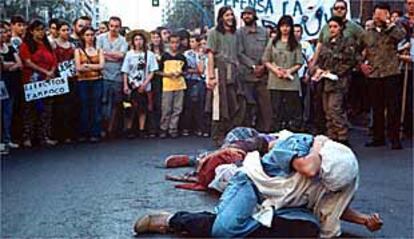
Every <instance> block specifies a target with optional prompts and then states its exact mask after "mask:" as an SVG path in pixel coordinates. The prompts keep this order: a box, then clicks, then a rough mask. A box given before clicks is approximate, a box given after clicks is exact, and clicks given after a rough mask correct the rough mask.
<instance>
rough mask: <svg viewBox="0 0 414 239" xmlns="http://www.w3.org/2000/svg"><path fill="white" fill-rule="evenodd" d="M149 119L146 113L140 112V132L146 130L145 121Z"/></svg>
mask: <svg viewBox="0 0 414 239" xmlns="http://www.w3.org/2000/svg"><path fill="white" fill-rule="evenodd" d="M146 119H147V115H146V114H145V113H144V112H138V124H139V126H138V127H139V130H144V129H145V121H146Z"/></svg>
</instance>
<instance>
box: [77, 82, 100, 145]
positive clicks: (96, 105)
mask: <svg viewBox="0 0 414 239" xmlns="http://www.w3.org/2000/svg"><path fill="white" fill-rule="evenodd" d="M102 87H103V85H102V80H94V81H79V82H78V93H79V98H80V101H81V112H80V126H79V131H80V135H81V136H83V137H88V136H90V137H99V136H100V134H101V118H102Z"/></svg>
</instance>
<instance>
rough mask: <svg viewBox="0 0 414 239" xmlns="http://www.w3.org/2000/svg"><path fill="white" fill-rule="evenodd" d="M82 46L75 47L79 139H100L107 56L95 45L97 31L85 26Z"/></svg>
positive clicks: (81, 34)
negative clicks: (104, 71)
mask: <svg viewBox="0 0 414 239" xmlns="http://www.w3.org/2000/svg"><path fill="white" fill-rule="evenodd" d="M80 39H81V47H79V48H76V49H75V65H76V71H77V76H78V83H77V86H78V94H79V98H80V101H81V112H80V127H79V129H80V132H79V134H80V137H79V141H81V142H83V141H86V139H87V137H89V141H90V142H92V143H96V142H98V141H100V135H101V117H102V103H101V99H102V91H103V88H102V87H103V81H102V69H103V66H104V63H105V58H104V55H103V51H102V50H98V49H96V48H95V46H94V42H95V31H94V30H93V28H92V27H85V28H83V29H82V31H81V32H80Z"/></svg>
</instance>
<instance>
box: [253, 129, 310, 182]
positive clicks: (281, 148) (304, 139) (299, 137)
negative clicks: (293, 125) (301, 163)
mask: <svg viewBox="0 0 414 239" xmlns="http://www.w3.org/2000/svg"><path fill="white" fill-rule="evenodd" d="M312 144H313V136H312V135H309V134H294V135H292V136H290V137H288V138H287V139H285V140H278V141H276V144H275V145H274V146H273V148H272V149H271V150H270V151H269V152H268V153H267V154H265V155H264V156H263V158H262V161H261V162H262V166H263V170H264V171H265V173H266V174H267V175H269V176H270V177H275V176H281V177H286V176H288V175H289V174H291V173H292V167H291V163H292V160H293V159H294V158H296V157H303V156H305V155H307V154H309V151H310V149H311V147H312Z"/></svg>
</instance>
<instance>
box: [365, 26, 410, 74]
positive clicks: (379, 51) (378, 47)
mask: <svg viewBox="0 0 414 239" xmlns="http://www.w3.org/2000/svg"><path fill="white" fill-rule="evenodd" d="M405 35H406V33H405V31H404V30H403V28H402V27H401V26H397V25H392V26H390V27H388V28H379V27H375V28H372V29H369V30H368V31H367V32H366V33H365V35H364V37H363V42H364V44H365V47H366V48H365V50H366V60H367V63H368V64H369V65H370V66H372V67H373V71H372V72H371V74H370V75H369V76H368V77H369V78H384V77H388V76H392V75H398V74H400V69H399V60H398V51H397V46H398V43H399V42H400V41H401V40H402V39H404V37H405Z"/></svg>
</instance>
